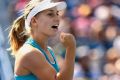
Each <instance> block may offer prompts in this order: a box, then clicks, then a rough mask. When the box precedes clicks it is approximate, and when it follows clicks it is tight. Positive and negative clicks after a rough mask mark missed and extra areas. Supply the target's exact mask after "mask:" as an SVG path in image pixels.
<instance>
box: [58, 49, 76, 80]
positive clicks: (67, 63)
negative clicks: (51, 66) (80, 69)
mask: <svg viewBox="0 0 120 80" xmlns="http://www.w3.org/2000/svg"><path fill="white" fill-rule="evenodd" d="M74 63H75V47H72V48H70V47H68V48H66V55H65V60H64V62H63V66H62V68H61V69H60V72H59V73H58V75H57V77H58V80H72V78H73V72H74Z"/></svg>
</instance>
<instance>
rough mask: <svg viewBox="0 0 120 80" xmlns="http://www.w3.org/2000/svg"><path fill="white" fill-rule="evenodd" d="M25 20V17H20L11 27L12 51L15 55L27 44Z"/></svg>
mask: <svg viewBox="0 0 120 80" xmlns="http://www.w3.org/2000/svg"><path fill="white" fill-rule="evenodd" d="M24 26H25V19H24V16H23V15H22V16H20V17H18V18H17V19H16V20H15V21H14V22H13V25H12V26H11V30H10V33H9V41H10V49H11V50H12V53H13V55H15V52H16V51H17V50H19V48H20V47H21V46H22V45H23V44H24V43H25V41H26V39H27V38H28V35H26V33H25V27H24Z"/></svg>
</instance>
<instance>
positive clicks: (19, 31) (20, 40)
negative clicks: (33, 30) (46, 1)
mask: <svg viewBox="0 0 120 80" xmlns="http://www.w3.org/2000/svg"><path fill="white" fill-rule="evenodd" d="M41 1H43V0H31V1H30V2H29V3H28V4H27V5H26V6H25V9H24V12H23V15H21V16H20V17H18V18H17V19H16V20H14V22H13V24H12V26H11V30H10V32H9V42H10V49H11V50H12V53H13V55H15V53H16V52H17V51H18V50H19V48H20V47H21V46H22V45H23V44H24V43H25V41H26V40H27V38H28V37H29V35H28V34H26V31H28V30H26V29H25V18H26V17H27V15H28V14H29V12H30V11H31V10H32V9H33V8H34V7H35V6H36V5H37V4H38V3H39V2H41ZM28 32H29V31H28Z"/></svg>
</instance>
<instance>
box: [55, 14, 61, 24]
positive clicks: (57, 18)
mask: <svg viewBox="0 0 120 80" xmlns="http://www.w3.org/2000/svg"><path fill="white" fill-rule="evenodd" d="M54 21H55V22H57V23H59V21H60V17H59V16H58V15H56V16H55V18H54Z"/></svg>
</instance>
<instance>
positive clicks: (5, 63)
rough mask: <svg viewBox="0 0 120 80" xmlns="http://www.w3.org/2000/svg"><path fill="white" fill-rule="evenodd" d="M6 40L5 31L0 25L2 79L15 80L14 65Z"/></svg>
mask: <svg viewBox="0 0 120 80" xmlns="http://www.w3.org/2000/svg"><path fill="white" fill-rule="evenodd" d="M4 41H5V40H4V36H3V31H2V28H1V26H0V77H1V79H0V80H14V79H13V69H12V65H11V62H10V59H9V55H8V53H7V51H6V49H5V47H4V43H5V42H4Z"/></svg>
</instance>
